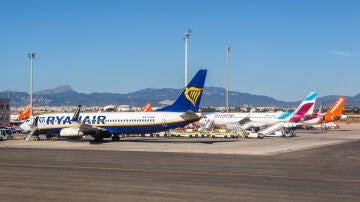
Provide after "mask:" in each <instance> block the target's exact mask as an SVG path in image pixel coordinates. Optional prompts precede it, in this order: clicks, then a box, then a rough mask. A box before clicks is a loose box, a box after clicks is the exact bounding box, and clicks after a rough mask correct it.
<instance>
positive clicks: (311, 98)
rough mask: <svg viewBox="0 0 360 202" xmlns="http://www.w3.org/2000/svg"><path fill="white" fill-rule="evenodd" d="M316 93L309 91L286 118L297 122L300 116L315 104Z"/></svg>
mask: <svg viewBox="0 0 360 202" xmlns="http://www.w3.org/2000/svg"><path fill="white" fill-rule="evenodd" d="M316 96H317V93H316V92H311V93H309V95H308V96H306V98H305V99H304V100H303V101H302V102H301V103H300V105H299V106H298V107H297V108H296V109H295V111H294V112H293V113H292V114H291V115H290V116H289V117H288V118H287V119H288V121H290V122H298V121H300V120H301V118H302V117H303V116H304V115H305V114H306V113H307V112H308V111H309V110H310V109H312V107H313V105H314V104H315V100H316Z"/></svg>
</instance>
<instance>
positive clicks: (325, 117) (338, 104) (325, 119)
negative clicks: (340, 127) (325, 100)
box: [299, 96, 346, 125]
mask: <svg viewBox="0 0 360 202" xmlns="http://www.w3.org/2000/svg"><path fill="white" fill-rule="evenodd" d="M345 100H346V97H343V96H341V97H339V98H338V99H337V100H336V101H335V102H334V103H333V104H332V105H331V107H330V108H329V109H328V110H327V112H325V113H322V114H318V115H317V117H315V118H313V119H310V120H305V121H301V122H300V123H299V125H317V124H322V123H329V122H334V121H339V120H340V119H344V118H346V116H345V115H342V111H343V108H344V104H345Z"/></svg>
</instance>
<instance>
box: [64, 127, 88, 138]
mask: <svg viewBox="0 0 360 202" xmlns="http://www.w3.org/2000/svg"><path fill="white" fill-rule="evenodd" d="M82 136H84V133H83V132H82V131H81V130H80V128H78V127H70V128H63V129H61V131H60V137H64V138H80V137H82Z"/></svg>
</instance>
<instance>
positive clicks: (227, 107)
mask: <svg viewBox="0 0 360 202" xmlns="http://www.w3.org/2000/svg"><path fill="white" fill-rule="evenodd" d="M229 52H230V46H228V47H226V112H229Z"/></svg>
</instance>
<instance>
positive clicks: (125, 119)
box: [20, 70, 207, 142]
mask: <svg viewBox="0 0 360 202" xmlns="http://www.w3.org/2000/svg"><path fill="white" fill-rule="evenodd" d="M206 73H207V70H199V71H198V72H197V73H196V75H195V76H194V78H193V79H192V80H191V81H190V83H189V84H188V85H187V86H186V88H185V89H184V90H183V92H182V93H181V94H180V96H179V97H178V98H177V100H176V101H175V102H174V103H173V104H172V105H170V106H167V107H164V108H161V109H159V110H157V111H154V112H100V113H99V112H96V113H85V112H84V113H80V107H79V108H78V109H77V110H76V112H75V114H71V113H58V114H43V115H39V116H37V117H35V119H34V124H33V126H32V127H33V130H32V131H31V133H30V134H29V135H28V136H27V137H26V140H29V139H30V138H31V136H38V135H39V134H46V135H50V134H59V136H60V137H66V138H79V137H81V136H84V135H91V136H92V137H94V139H95V141H98V142H101V141H103V138H108V137H112V140H113V141H118V140H119V139H120V137H119V135H121V134H147V133H156V132H161V131H166V130H169V129H173V128H177V127H184V126H186V125H188V124H189V123H192V122H195V121H198V120H200V117H201V115H200V114H199V113H197V112H198V110H199V104H200V100H201V96H202V92H203V88H204V83H205V78H206ZM20 127H21V128H22V129H23V130H28V128H27V127H28V125H26V124H23V125H22V126H20Z"/></svg>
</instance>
